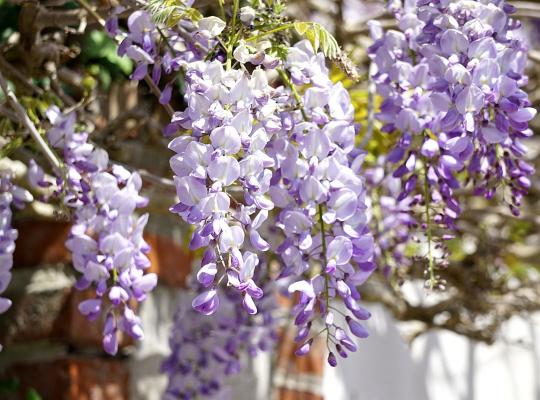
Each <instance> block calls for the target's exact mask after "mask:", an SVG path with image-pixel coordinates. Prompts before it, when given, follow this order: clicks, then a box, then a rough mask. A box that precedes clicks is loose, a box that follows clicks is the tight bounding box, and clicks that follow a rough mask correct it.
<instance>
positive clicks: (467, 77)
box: [370, 1, 536, 269]
mask: <svg viewBox="0 0 540 400" xmlns="http://www.w3.org/2000/svg"><path fill="white" fill-rule="evenodd" d="M394 11H395V12H396V17H397V19H398V26H399V29H400V30H399V31H395V30H391V31H388V32H386V33H383V32H382V30H381V29H380V27H379V26H378V25H377V24H376V23H374V24H372V26H371V28H372V35H373V37H374V38H375V40H376V41H375V44H374V45H373V46H372V47H371V48H370V54H371V57H372V60H373V63H374V64H375V66H376V68H375V70H376V72H375V74H374V76H373V79H374V81H375V82H376V84H377V87H378V92H379V94H380V95H381V96H382V97H383V103H382V105H381V110H380V113H379V115H378V117H379V119H380V120H382V121H383V122H384V124H385V125H384V126H383V131H385V132H393V131H396V130H397V131H399V132H400V133H401V136H400V137H399V139H398V140H397V143H396V147H395V148H394V150H393V151H392V152H391V153H390V154H389V155H388V161H390V162H392V163H397V164H398V166H397V167H396V169H395V171H394V176H395V177H397V178H400V179H402V181H403V188H404V192H405V193H404V195H408V194H413V195H414V194H416V193H419V194H420V195H421V196H422V203H424V204H425V210H424V211H423V212H422V214H423V217H422V220H423V227H424V229H425V230H427V235H426V236H427V237H428V239H427V240H428V241H431V240H432V239H433V232H432V229H434V228H435V227H436V226H437V225H439V226H442V227H445V228H452V229H453V228H454V227H455V225H454V221H455V219H456V218H457V217H458V216H459V214H460V212H461V205H460V204H459V202H458V200H457V199H456V197H455V194H454V192H455V190H456V189H457V188H460V187H463V186H465V185H466V184H467V183H472V185H473V188H474V191H475V193H476V194H481V195H484V196H485V197H486V198H491V197H492V196H493V195H494V194H495V191H496V189H497V188H498V187H502V188H503V190H504V199H505V201H506V202H507V203H508V204H509V207H510V210H511V211H512V213H514V214H516V215H517V214H519V209H518V206H519V204H520V203H521V198H522V196H523V195H524V194H526V192H527V189H528V188H529V186H530V180H529V178H528V176H529V175H531V174H532V172H533V168H532V167H531V166H530V165H529V164H527V163H526V162H525V161H523V160H522V157H523V156H524V154H525V153H526V147H525V145H524V144H523V142H522V140H523V139H524V138H526V137H528V136H530V135H531V131H530V130H529V129H528V121H529V120H531V119H532V118H533V117H534V115H535V114H536V111H535V110H534V109H533V108H532V107H530V102H529V100H528V98H527V95H526V93H525V92H524V91H523V90H521V89H520V87H522V86H523V85H524V84H525V83H526V82H527V78H526V77H525V76H524V74H523V73H524V67H525V62H526V49H525V48H524V45H523V43H522V41H521V40H520V39H519V37H518V36H517V35H516V34H515V31H516V29H517V28H518V27H519V23H518V22H517V21H515V20H514V19H512V18H511V17H510V14H511V13H512V12H513V7H511V6H510V5H508V4H506V3H505V2H504V1H496V2H482V1H444V2H442V1H419V2H415V4H414V5H413V4H409V3H408V2H406V5H405V6H404V7H396V8H395V10H394ZM439 245H440V244H439ZM428 246H431V245H430V244H428ZM428 253H429V250H428ZM428 257H429V256H428ZM430 263H431V260H430ZM430 269H431V268H430Z"/></svg>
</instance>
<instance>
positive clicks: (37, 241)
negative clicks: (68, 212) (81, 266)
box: [13, 219, 71, 267]
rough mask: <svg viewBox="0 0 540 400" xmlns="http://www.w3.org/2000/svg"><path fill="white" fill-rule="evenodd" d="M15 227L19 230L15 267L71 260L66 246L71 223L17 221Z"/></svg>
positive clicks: (34, 220) (36, 220)
mask: <svg viewBox="0 0 540 400" xmlns="http://www.w3.org/2000/svg"><path fill="white" fill-rule="evenodd" d="M15 227H16V228H17V229H18V230H19V237H18V238H17V242H16V247H15V253H14V254H13V265H14V267H35V266H39V265H41V264H57V263H65V262H69V261H70V260H71V257H70V254H69V252H68V251H67V249H66V247H65V245H64V243H65V241H66V239H67V236H68V234H69V228H70V224H69V223H67V222H65V221H51V220H39V219H22V220H16V222H15Z"/></svg>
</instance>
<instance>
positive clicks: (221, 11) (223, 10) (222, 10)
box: [218, 0, 226, 21]
mask: <svg viewBox="0 0 540 400" xmlns="http://www.w3.org/2000/svg"><path fill="white" fill-rule="evenodd" d="M218 4H219V13H220V14H221V19H222V20H223V21H225V20H226V17H225V8H224V7H223V0H218Z"/></svg>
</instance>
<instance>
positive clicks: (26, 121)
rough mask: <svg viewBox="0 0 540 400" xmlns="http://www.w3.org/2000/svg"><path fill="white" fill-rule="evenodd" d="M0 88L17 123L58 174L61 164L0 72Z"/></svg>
mask: <svg viewBox="0 0 540 400" xmlns="http://www.w3.org/2000/svg"><path fill="white" fill-rule="evenodd" d="M0 87H1V88H2V91H3V92H4V94H5V96H6V98H7V101H8V103H9V104H10V105H11V107H12V108H13V109H14V110H15V113H16V114H17V118H18V120H19V122H20V123H21V124H22V125H23V126H24V127H25V128H26V130H28V132H29V133H30V136H32V139H34V141H35V142H36V144H37V145H38V146H39V148H40V149H41V151H42V152H43V154H44V155H45V157H47V160H48V161H49V162H50V163H51V165H52V167H53V169H54V172H56V173H60V172H61V169H62V164H61V163H60V161H59V160H58V158H57V157H56V154H54V152H53V151H52V150H51V148H50V147H49V145H48V144H47V143H46V142H45V140H43V138H42V137H41V135H40V133H39V132H38V130H37V129H36V126H35V125H34V124H33V122H32V120H31V119H30V117H29V116H28V114H27V113H26V111H25V109H24V107H23V106H22V105H21V103H20V102H19V100H18V99H17V96H15V93H13V91H12V90H11V89H9V87H8V83H7V81H6V79H5V78H4V75H2V73H1V72H0Z"/></svg>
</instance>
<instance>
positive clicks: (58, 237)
mask: <svg viewBox="0 0 540 400" xmlns="http://www.w3.org/2000/svg"><path fill="white" fill-rule="evenodd" d="M16 227H17V229H19V238H18V239H17V246H16V248H15V254H14V256H13V260H14V266H15V267H35V266H39V265H42V264H57V263H68V262H70V261H71V257H70V254H69V252H68V250H67V249H66V247H65V241H66V239H67V237H68V234H69V229H70V224H69V223H68V222H64V221H51V220H39V219H22V220H18V221H17V223H16ZM145 239H146V241H147V242H148V244H150V246H151V250H150V254H149V255H148V257H149V259H150V261H151V263H152V265H151V267H150V269H149V270H148V272H154V273H156V274H157V275H158V277H159V282H160V283H161V284H164V285H167V286H173V287H184V286H185V281H186V277H187V275H188V274H189V273H190V271H191V263H192V261H193V255H192V254H191V253H190V252H189V251H186V250H184V249H183V248H182V246H181V245H180V244H179V243H177V242H175V241H174V240H173V239H171V238H169V237H167V236H163V235H158V234H155V233H148V232H147V233H146V234H145Z"/></svg>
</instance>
